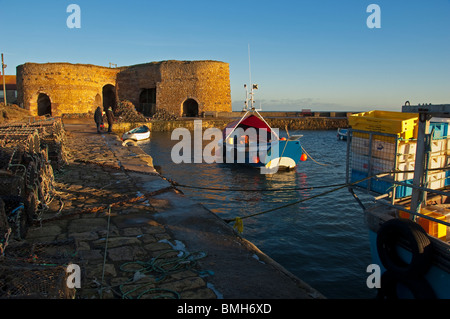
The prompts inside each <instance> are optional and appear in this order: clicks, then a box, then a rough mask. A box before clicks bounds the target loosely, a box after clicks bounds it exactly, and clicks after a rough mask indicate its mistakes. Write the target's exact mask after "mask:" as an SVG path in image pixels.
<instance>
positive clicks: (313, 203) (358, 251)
mask: <svg viewBox="0 0 450 319" xmlns="http://www.w3.org/2000/svg"><path fill="white" fill-rule="evenodd" d="M290 134H291V135H294V134H302V135H303V137H302V138H301V142H302V146H303V147H304V149H305V150H306V151H307V152H308V153H309V155H310V156H311V157H312V158H313V159H314V160H315V161H317V162H318V163H320V164H326V165H319V164H318V163H316V162H314V161H313V160H312V159H311V158H308V160H307V161H305V162H300V163H299V165H298V167H297V169H296V170H295V171H290V172H278V173H277V174H274V175H271V176H266V175H262V174H260V172H259V169H254V168H253V169H251V168H248V167H242V166H235V165H229V164H216V163H215V164H206V163H200V164H195V163H182V164H174V163H173V162H172V160H171V156H170V152H171V149H172V146H173V145H175V144H176V143H178V142H179V141H172V140H171V133H170V132H152V136H151V139H150V140H148V141H143V142H139V146H140V147H141V148H142V149H143V150H144V151H146V152H147V153H148V154H150V155H151V156H152V157H153V162H154V164H155V165H157V166H160V167H161V173H162V174H163V175H164V176H166V177H168V178H170V179H173V180H175V181H177V182H178V183H180V184H184V185H192V186H200V187H213V188H244V189H270V188H309V187H317V186H325V185H336V184H343V183H345V159H346V147H347V146H346V142H343V141H339V140H337V138H336V131H293V132H290ZM282 136H283V134H282ZM208 143H209V142H205V144H208ZM334 188H336V187H331V188H319V189H313V190H293V191H289V192H263V191H261V192H244V191H240V192H239V191H213V190H196V189H191V188H180V189H181V190H182V191H183V192H184V193H185V194H186V195H187V196H189V197H190V198H192V199H194V200H196V201H198V202H200V203H202V204H203V205H204V206H205V207H207V208H208V209H209V210H211V211H213V212H214V213H216V214H218V215H219V216H220V217H222V218H231V217H236V216H241V217H242V216H246V215H249V214H253V213H257V212H262V211H265V210H267V209H270V208H275V207H279V206H282V205H284V204H286V203H291V202H295V201H298V200H300V199H302V198H306V197H310V196H312V195H316V194H320V193H323V192H325V191H329V190H331V189H334ZM358 195H360V194H358ZM362 198H365V197H364V196H363V197H362ZM365 199H366V200H369V198H368V197H366V198H365ZM243 222H244V232H243V234H242V235H243V236H244V237H245V238H246V239H248V240H249V241H251V242H253V243H254V244H255V245H256V246H258V248H260V249H261V250H262V251H263V252H264V253H266V254H267V255H269V256H270V257H271V258H273V259H274V260H275V261H277V262H278V263H279V264H281V265H282V266H283V267H285V268H286V269H287V270H289V271H290V272H292V273H293V274H295V275H296V276H297V277H299V278H300V279H302V280H303V281H305V282H306V283H308V284H309V285H311V286H312V287H314V288H315V289H317V290H318V291H320V292H321V293H322V294H323V295H325V296H326V297H327V298H342V299H348V298H374V297H375V294H376V292H375V291H374V290H373V289H369V288H367V286H366V279H367V277H368V276H369V273H367V272H366V268H367V266H368V265H369V264H371V257H370V248H369V240H368V231H367V228H366V226H365V224H364V217H363V211H362V209H361V208H360V207H359V205H358V204H357V203H356V201H355V200H354V199H353V197H352V196H351V195H350V193H349V192H348V190H347V189H346V188H344V189H341V190H338V191H335V192H332V193H329V194H327V195H323V196H319V197H316V198H313V199H310V200H307V201H305V202H302V203H299V204H296V205H293V206H289V207H286V208H283V209H279V210H275V211H272V212H269V213H266V214H262V215H258V216H255V217H251V218H247V219H244V220H243Z"/></svg>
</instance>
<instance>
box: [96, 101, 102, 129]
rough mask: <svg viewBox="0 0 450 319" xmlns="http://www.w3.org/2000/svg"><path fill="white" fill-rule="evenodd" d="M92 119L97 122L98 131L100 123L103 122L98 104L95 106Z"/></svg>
mask: <svg viewBox="0 0 450 319" xmlns="http://www.w3.org/2000/svg"><path fill="white" fill-rule="evenodd" d="M94 121H95V124H97V133H100V125H102V124H103V115H102V110H101V108H100V106H98V107H97V109H96V110H95V113H94Z"/></svg>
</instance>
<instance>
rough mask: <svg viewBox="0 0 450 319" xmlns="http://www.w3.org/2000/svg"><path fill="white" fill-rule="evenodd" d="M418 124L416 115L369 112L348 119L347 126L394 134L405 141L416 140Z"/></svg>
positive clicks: (353, 115)
mask: <svg viewBox="0 0 450 319" xmlns="http://www.w3.org/2000/svg"><path fill="white" fill-rule="evenodd" d="M418 122H419V117H418V114H414V113H403V112H391V111H369V112H363V113H357V114H352V115H350V116H349V117H348V124H349V125H350V126H351V127H352V128H353V129H355V130H362V131H372V132H380V133H388V134H396V135H397V136H399V137H401V138H403V139H405V140H407V139H411V138H417V128H418V126H417V123H418Z"/></svg>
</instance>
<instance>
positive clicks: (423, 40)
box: [0, 0, 450, 111]
mask: <svg viewBox="0 0 450 319" xmlns="http://www.w3.org/2000/svg"><path fill="white" fill-rule="evenodd" d="M71 3H74V4H77V5H79V6H80V8H81V28H79V29H69V28H68V27H67V25H66V20H67V18H68V16H69V15H70V13H67V12H66V9H67V6H68V5H69V4H71ZM372 3H374V4H378V5H379V7H380V9H381V28H379V29H370V28H368V27H367V24H366V20H367V18H368V17H369V15H370V14H371V13H367V12H366V9H367V6H368V5H369V4H372ZM0 11H1V17H2V18H1V20H0V27H1V30H2V37H1V39H2V40H1V41H0V51H1V52H2V53H4V55H5V63H6V64H7V65H8V67H7V69H6V74H15V68H16V66H17V65H20V64H23V63H25V62H37V63H45V62H70V63H88V64H95V65H102V66H108V65H109V62H112V63H116V64H117V65H118V66H124V65H133V64H139V63H145V62H151V61H162V60H170V59H175V60H219V61H224V62H227V63H229V64H230V81H231V96H232V101H233V109H234V110H240V109H241V106H242V101H243V98H244V96H245V91H244V88H243V85H244V83H248V82H249V63H248V46H249V45H250V55H251V71H252V72H251V73H252V80H253V82H254V83H258V85H259V90H258V91H257V92H256V100H257V102H256V103H257V104H256V105H258V106H259V105H260V104H261V106H262V109H263V110H265V111H269V110H281V111H284V110H301V109H302V108H311V109H313V111H366V110H373V109H382V110H393V111H400V110H401V105H402V104H403V103H404V102H405V101H406V100H409V101H410V102H411V103H412V104H418V103H433V104H440V103H450V90H449V86H450V0H432V1H414V0H410V1H406V0H389V1H379V0H371V1H362V0H340V1H336V0H315V1H314V0H309V1H308V0H296V1H292V0H291V1H283V0H279V1H266V0H259V1H247V0H240V1H235V0H229V1H216V0H208V1H203V0H201V1H200V0H191V1H172V0H165V1H152V0H147V1H138V0H128V1H101V0H90V1H81V0H80V1H79V0H71V1H63V0H58V1H20V0H16V1H11V0H8V1H4V0H0Z"/></svg>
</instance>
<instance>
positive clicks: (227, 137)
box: [221, 85, 307, 174]
mask: <svg viewBox="0 0 450 319" xmlns="http://www.w3.org/2000/svg"><path fill="white" fill-rule="evenodd" d="M245 87H247V86H245ZM253 89H257V86H256V85H253V86H252V91H251V93H250V96H251V98H250V103H251V107H250V109H248V108H247V106H248V102H249V101H248V94H247V99H246V101H245V108H244V111H246V113H245V114H244V116H242V118H241V119H240V120H237V121H234V122H231V123H229V124H228V125H227V126H226V127H225V129H224V130H223V132H222V133H223V140H222V143H221V146H222V156H223V162H224V163H232V164H244V165H247V166H253V167H257V168H265V169H266V171H265V174H266V173H269V174H270V173H276V172H277V171H278V169H282V170H290V169H293V168H295V167H296V166H297V164H298V163H299V161H304V160H306V158H307V156H306V154H304V153H303V148H302V145H301V143H300V140H299V139H300V138H301V137H302V135H295V136H289V133H288V138H285V137H279V135H278V132H277V131H278V130H273V129H272V128H271V127H270V126H269V124H268V123H267V122H266V120H264V118H263V117H262V116H261V115H260V114H259V113H258V111H257V110H256V109H255V108H254V107H253ZM249 113H251V114H250V115H249Z"/></svg>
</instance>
